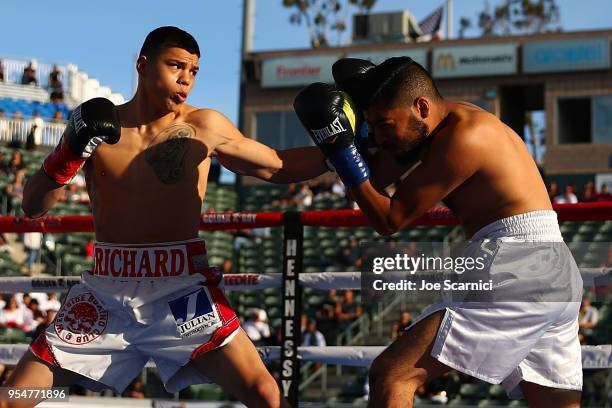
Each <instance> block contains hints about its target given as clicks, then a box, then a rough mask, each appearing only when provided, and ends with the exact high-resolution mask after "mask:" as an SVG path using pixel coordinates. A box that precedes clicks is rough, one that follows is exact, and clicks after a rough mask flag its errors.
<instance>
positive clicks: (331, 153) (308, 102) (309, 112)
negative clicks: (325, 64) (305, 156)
mask: <svg viewBox="0 0 612 408" xmlns="http://www.w3.org/2000/svg"><path fill="white" fill-rule="evenodd" d="M293 108H294V109H295V112H296V113H297V116H298V118H300V121H301V122H302V125H304V127H305V128H306V130H307V131H308V133H309V134H310V137H311V138H312V140H313V141H314V142H315V144H316V145H317V146H318V147H319V148H320V149H321V150H322V151H323V154H325V156H326V157H327V158H328V160H329V162H330V163H331V164H332V166H333V167H334V170H335V171H336V173H337V174H338V176H340V179H341V180H342V182H343V183H344V184H345V185H346V187H347V188H354V187H357V186H359V185H360V184H361V183H363V182H364V181H366V180H368V179H369V177H370V170H369V168H368V166H367V165H366V163H365V161H364V160H363V158H362V157H361V154H360V153H359V151H358V150H357V148H356V147H355V144H354V139H355V136H354V132H355V124H356V123H355V107H354V105H353V103H352V101H351V98H350V96H349V95H348V94H346V93H344V92H341V91H338V90H337V89H336V87H335V86H333V85H329V84H324V83H321V82H317V83H314V84H311V85H309V86H307V87H306V88H304V89H303V90H302V91H300V93H299V94H298V95H297V96H296V97H295V101H294V102H293Z"/></svg>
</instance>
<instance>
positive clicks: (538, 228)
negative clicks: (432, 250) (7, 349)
mask: <svg viewBox="0 0 612 408" xmlns="http://www.w3.org/2000/svg"><path fill="white" fill-rule="evenodd" d="M332 72H333V74H334V79H335V80H336V84H337V87H335V86H333V85H329V84H322V83H315V84H312V85H309V86H308V87H306V88H305V89H304V90H302V91H301V92H300V93H299V94H298V96H297V97H296V99H295V102H294V107H295V110H296V113H297V114H298V116H299V118H300V120H301V121H302V123H303V124H304V127H305V128H306V129H307V130H308V131H309V132H310V135H311V137H312V139H313V140H314V142H315V143H316V144H317V145H318V146H319V147H320V148H321V150H322V151H323V152H324V153H325V155H326V156H327V158H328V160H329V162H330V164H331V165H332V166H333V167H334V168H335V170H336V172H337V173H338V175H339V176H340V178H341V179H342V181H343V182H344V184H345V185H346V187H347V190H348V193H349V194H350V195H351V196H352V198H353V199H355V200H356V202H357V203H358V204H359V207H360V208H361V209H362V210H363V212H364V213H365V214H366V216H367V217H368V219H369V220H370V223H371V224H372V226H373V227H374V228H375V229H376V231H377V232H379V233H380V234H383V235H390V234H393V233H395V232H397V231H398V230H400V229H402V228H405V227H407V226H408V225H410V223H412V222H413V221H414V220H416V219H417V218H418V217H420V216H422V215H423V214H424V213H425V212H426V211H427V210H428V209H430V208H431V207H433V206H435V205H436V204H437V203H438V202H440V201H442V200H443V201H444V202H445V203H446V204H447V205H448V207H449V208H450V209H452V211H453V212H454V214H455V215H456V216H457V218H458V219H459V221H460V222H461V224H462V226H463V228H464V230H465V232H466V235H467V236H468V237H471V240H472V241H473V242H470V243H469V244H468V247H467V252H466V253H468V254H470V253H472V254H475V255H476V256H480V254H482V256H483V259H484V256H485V255H487V254H489V253H490V255H491V256H490V257H489V261H487V265H486V268H483V272H484V273H486V274H489V275H490V277H491V278H492V280H493V283H494V285H495V288H496V289H505V288H507V287H510V289H512V291H510V293H511V294H512V296H511V297H501V298H493V299H489V300H488V301H487V302H471V303H470V302H457V303H448V304H436V305H433V306H432V308H430V309H429V310H427V312H426V313H424V314H423V316H422V317H421V318H419V319H418V322H417V323H416V324H414V325H412V326H411V327H410V328H408V329H407V332H406V335H404V336H401V337H400V338H398V339H397V340H396V341H395V342H394V343H393V344H391V345H390V346H389V347H388V348H387V349H386V350H385V351H384V352H383V353H382V354H381V355H380V356H378V357H377V358H376V359H375V360H374V362H373V364H372V367H371V368H370V399H369V406H371V407H375V408H380V407H412V404H413V399H414V393H415V391H416V390H417V389H418V388H419V387H420V386H422V385H423V384H425V383H426V382H428V381H429V380H431V379H434V378H436V377H438V376H440V375H442V374H444V373H446V372H447V371H449V370H450V369H456V370H459V371H461V372H463V373H466V374H469V375H471V376H474V377H476V378H479V379H482V380H485V381H488V382H491V383H496V384H497V383H503V384H504V386H505V387H506V389H507V391H508V394H509V395H510V396H511V397H515V396H519V395H520V394H521V393H522V394H524V396H525V397H526V398H527V401H528V403H529V406H534V407H578V406H579V405H580V390H581V388H582V368H581V354H580V344H579V341H578V325H577V318H578V310H579V308H580V298H581V296H582V279H581V277H580V273H579V270H578V268H577V266H576V263H575V262H574V260H573V257H572V255H571V253H570V251H569V249H568V248H567V246H566V245H565V244H564V243H563V238H562V236H561V232H560V230H559V224H558V222H557V217H556V213H555V212H554V211H552V207H551V203H550V200H549V198H548V194H547V191H546V188H545V186H544V182H543V180H542V177H541V176H540V173H539V172H538V168H537V166H536V164H535V162H534V161H533V159H532V158H531V156H530V154H529V151H528V150H527V148H526V146H525V143H524V142H523V141H522V140H521V138H520V137H519V136H518V135H517V134H516V133H515V132H514V131H512V129H510V128H509V127H508V126H506V125H505V124H503V123H502V122H501V121H500V120H499V119H498V118H496V117H495V116H494V115H491V114H490V113H488V112H485V111H483V110H482V109H480V108H478V107H477V106H474V105H472V104H470V103H466V102H454V101H449V100H446V99H444V98H443V97H442V96H441V95H440V93H439V92H438V89H437V87H436V85H435V84H434V82H433V80H432V78H431V76H430V75H429V73H428V72H427V71H426V70H425V69H424V68H423V67H421V66H420V65H419V64H417V63H415V62H414V61H412V60H411V59H410V58H408V57H397V58H390V59H388V60H387V61H385V62H383V63H382V64H380V65H378V66H374V65H373V64H372V63H371V62H369V61H365V60H359V59H350V58H347V59H343V60H340V61H338V62H336V64H334V66H333V67H332ZM360 117H361V118H365V121H364V122H362V123H360ZM363 123H367V125H368V127H369V132H368V131H367V129H366V131H365V132H364V131H363V129H364V127H363ZM370 167H371V171H370ZM394 182H395V183H396V184H395V186H396V187H397V189H396V192H395V194H394V195H393V196H392V197H390V196H389V195H388V194H386V192H385V187H387V186H389V185H390V184H391V183H394ZM485 242H486V243H487V244H489V243H490V244H494V246H495V248H494V249H489V248H485V247H482V246H481V244H483V243H485ZM485 250H486V251H489V252H487V253H485ZM474 259H475V258H474ZM534 285H535V287H534ZM533 289H536V290H533ZM502 292H503V291H502ZM557 292H558V293H557ZM506 293H508V292H507V291H506ZM495 295H497V292H496V293H495V294H494V296H495Z"/></svg>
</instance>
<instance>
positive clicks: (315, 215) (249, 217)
mask: <svg viewBox="0 0 612 408" xmlns="http://www.w3.org/2000/svg"><path fill="white" fill-rule="evenodd" d="M554 209H555V211H557V215H558V217H559V221H606V220H612V202H597V203H578V204H557V205H555V206H554ZM300 219H301V221H302V224H303V225H309V226H319V227H365V226H369V223H368V220H367V218H366V217H365V216H364V215H363V213H362V212H361V211H359V210H326V211H304V212H302V213H300ZM283 224H284V213H282V212H260V213H241V212H238V213H232V212H227V213H205V214H202V216H201V220H200V229H201V230H209V231H210V230H214V231H218V230H237V229H246V228H261V227H279V226H282V225H283ZM457 224H458V221H457V219H456V218H455V216H453V215H452V213H451V212H450V211H449V210H448V209H446V208H434V209H431V210H430V211H428V212H427V213H426V214H425V215H424V216H422V217H420V218H419V219H417V220H416V221H415V222H414V223H413V224H412V225H415V226H416V225H427V226H430V225H457ZM0 231H1V232H50V233H59V232H93V231H94V226H93V219H92V217H91V216H90V215H78V216H62V217H53V216H50V217H41V218H37V219H31V218H27V217H0Z"/></svg>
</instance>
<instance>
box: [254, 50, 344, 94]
mask: <svg viewBox="0 0 612 408" xmlns="http://www.w3.org/2000/svg"><path fill="white" fill-rule="evenodd" d="M337 59H338V58H337V57H336V56H335V55H320V56H310V57H307V56H304V57H279V58H271V59H268V60H265V61H264V62H263V64H262V65H263V68H262V76H261V86H262V88H275V87H291V86H302V85H308V84H310V83H312V82H328V83H332V82H334V78H333V76H332V72H331V67H332V64H333V63H334V62H336V60H337Z"/></svg>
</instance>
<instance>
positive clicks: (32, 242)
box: [23, 232, 43, 275]
mask: <svg viewBox="0 0 612 408" xmlns="http://www.w3.org/2000/svg"><path fill="white" fill-rule="evenodd" d="M42 238H43V235H42V234H41V233H40V232H26V233H24V234H23V244H24V245H25V249H26V252H27V253H28V260H27V263H26V264H27V268H28V269H27V273H28V274H29V275H31V274H32V266H34V264H35V263H36V262H38V259H39V258H40V248H41V245H42Z"/></svg>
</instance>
